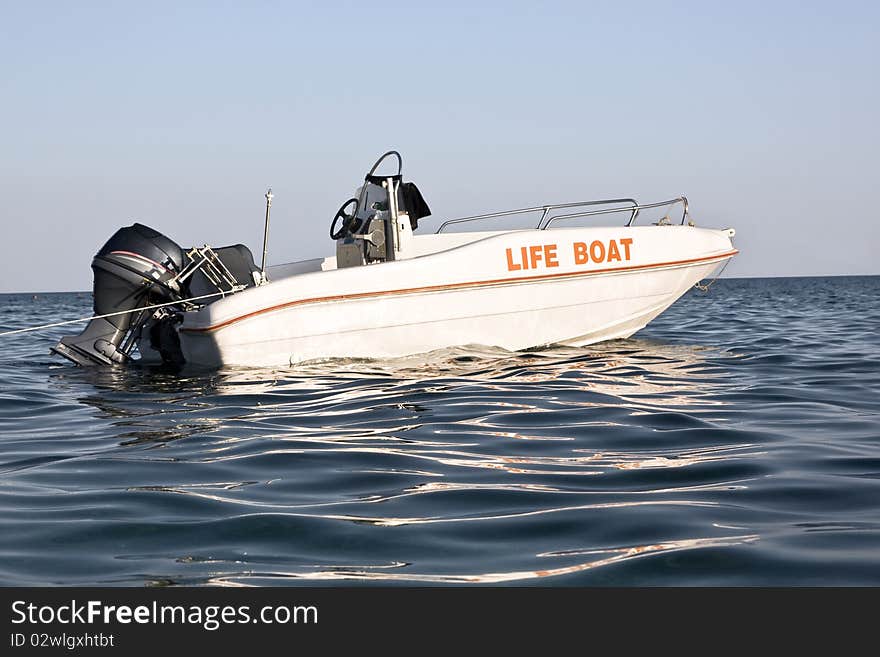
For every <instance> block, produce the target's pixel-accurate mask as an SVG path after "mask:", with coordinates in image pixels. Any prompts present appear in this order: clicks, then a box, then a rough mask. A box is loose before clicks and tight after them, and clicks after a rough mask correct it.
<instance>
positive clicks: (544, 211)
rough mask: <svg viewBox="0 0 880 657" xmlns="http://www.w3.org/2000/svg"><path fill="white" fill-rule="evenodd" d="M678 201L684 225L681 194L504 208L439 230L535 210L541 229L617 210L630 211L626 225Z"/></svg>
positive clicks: (685, 210) (684, 204) (452, 221)
mask: <svg viewBox="0 0 880 657" xmlns="http://www.w3.org/2000/svg"><path fill="white" fill-rule="evenodd" d="M620 203H628V204H629V205H622V206H620V207H614V208H601V209H599V210H586V211H584V212H570V213H567V214H558V215H553V216H549V217H548V215H549V214H550V213H551V212H553V211H554V210H563V209H567V208H579V207H589V206H594V205H611V204H620ZM678 203H681V205H682V214H681V224H682V225H684V223H685V221H687V220H688V217H689V216H690V213H689V210H688V200H687V197H685V196H679V197H677V198H673V199H669V200H668V201H659V202H657V203H645V204H639V202H638V201H636V200H635V199H633V198H611V199H602V200H599V201H581V202H579V203H558V204H555V205H539V206H537V207H534V208H520V209H517V210H504V211H502V212H490V213H488V214H477V215H473V216H470V217H461V218H458V219H447V220H446V221H444V222H443V223H442V224H440V227H439V228H438V229H437V232H438V233H439V232H441V231H442V230H443V229H444V228H446V226H449V225H452V224H460V223H466V222H469V221H480V220H482V219H494V218H496V217H509V216H512V215H518V214H529V213H533V212H541V218H540V220H539V221H538V224H537V225H536V226H535V228H536V229H539V230H546V229H547V228H549V227H550V224H552V223H553V222H554V221H557V220H560V219H574V218H575V217H593V216H596V215H601V214H614V213H617V212H629V213H630V217H629V220H628V221H627V222H626V225H627V226H632V225H633V222H634V221H635V220H636V217H638V215H639V212H640V211H641V210H648V209H651V208H661V207H663V206H667V205H668V206H673V205H676V204H678Z"/></svg>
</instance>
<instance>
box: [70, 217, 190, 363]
mask: <svg viewBox="0 0 880 657" xmlns="http://www.w3.org/2000/svg"><path fill="white" fill-rule="evenodd" d="M184 259H185V254H184V251H183V249H181V248H180V246H179V245H177V244H176V243H175V242H173V241H172V240H171V239H169V238H167V237H165V236H164V235H162V234H161V233H159V232H158V231H156V230H153V229H152V228H150V227H149V226H144V225H143V224H138V223H136V224H134V225H132V226H128V227H126V228H121V229H119V230H118V231H116V233H114V235H113V236H112V237H111V238H110V239H109V240H108V241H107V243H106V244H105V245H104V246H103V247H102V248H101V250H100V251H98V253H97V254H96V255H95V257H94V259H93V260H92V271H93V272H94V284H93V296H94V311H95V314H96V315H106V314H109V313H117V312H119V313H121V314H119V315H114V316H112V317H104V318H99V319H93V320H92V321H90V322H89V323H88V325H87V326H86V328H85V330H83V332H82V333H80V334H79V335H76V336H67V337H64V338H62V339H61V341H60V342H59V343H58V344H57V345H56V346H55V347H53V349H52V350H53V351H54V352H55V353H57V354H60V355H61V356H64V357H65V358H68V359H70V360H72V361H73V362H75V363H77V364H79V365H112V364H114V363H124V362H126V361H128V360H129V352H130V351H131V347H132V340H131V338H130V336H129V334H130V333H133V331H132V330H131V329H136V330H138V331H139V330H140V325H141V324H142V323H143V322H144V321H146V319H147V318H148V317H147V316H139V313H138V312H137V309H138V308H143V307H146V306H150V305H153V304H157V303H163V302H166V301H176V300H179V299H183V298H185V297H186V296H187V294H188V290H186V289H182V287H181V286H180V285H179V284H178V283H177V281H176V279H177V276H178V274H180V272H181V270H182V269H183V267H184ZM132 311H133V312H132ZM133 323H136V324H137V326H133Z"/></svg>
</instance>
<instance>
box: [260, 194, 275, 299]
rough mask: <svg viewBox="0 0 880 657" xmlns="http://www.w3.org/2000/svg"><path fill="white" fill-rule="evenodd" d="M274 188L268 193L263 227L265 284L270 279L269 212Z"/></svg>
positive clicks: (261, 270)
mask: <svg viewBox="0 0 880 657" xmlns="http://www.w3.org/2000/svg"><path fill="white" fill-rule="evenodd" d="M272 197H273V194H272V188H271V187H270V188H269V189H268V190H267V191H266V224H265V226H264V227H263V262H262V264H261V265H260V274H261V275H260V278H261V279H262V282H263V283H266V282H267V281H268V280H269V279H268V278H267V277H266V252H267V251H268V249H269V210H271V209H272Z"/></svg>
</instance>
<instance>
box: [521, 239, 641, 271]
mask: <svg viewBox="0 0 880 657" xmlns="http://www.w3.org/2000/svg"><path fill="white" fill-rule="evenodd" d="M632 243H633V241H632V238H631V237H624V238H622V239H619V240H608V241H607V242H604V241H602V240H593V241H592V242H590V243H589V244H587V243H586V242H574V243H573V244H572V245H571V246H572V256H573V258H574V264H576V265H585V264H587V263H590V262H595V263H604V262H623V261H624V260H629V259H630V247H631V246H632ZM557 251H558V246H557V245H556V244H534V245H532V246H522V247H520V248H519V249H518V250H516V249H510V248H509V249H507V250H506V253H507V271H520V270H523V269H540V268H542V267H543V268H547V267H558V266H559V255H558V253H557Z"/></svg>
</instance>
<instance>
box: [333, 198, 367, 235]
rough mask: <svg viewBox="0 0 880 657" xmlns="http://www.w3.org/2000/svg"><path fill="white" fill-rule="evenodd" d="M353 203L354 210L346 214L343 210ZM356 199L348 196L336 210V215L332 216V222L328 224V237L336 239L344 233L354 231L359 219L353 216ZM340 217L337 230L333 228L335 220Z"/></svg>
mask: <svg viewBox="0 0 880 657" xmlns="http://www.w3.org/2000/svg"><path fill="white" fill-rule="evenodd" d="M352 203H354V211H353V212H352V213H351V214H348V213H347V212H346V211H345V208H347V207H348V206H349V205H351V204H352ZM357 205H358V200H357V199H356V198H350V199H348V200H347V201H346V202H345V203H343V204H342V207H341V208H339V209H338V210H337V211H336V215H335V216H334V217H333V222H332V223H331V224H330V239H331V240H338V239H339V238H340V237H343V236H344V235H345V234H346V233H351V232H354V231H356V230H357V229H358V228H359V227H360V223H361V222H360V220H359V219H356V218H355V215H356V214H357V211H358V207H357ZM340 219H342V226H341V227H340V228H339V230H334V228H335V227H336V222H337V221H339V220H340Z"/></svg>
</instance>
